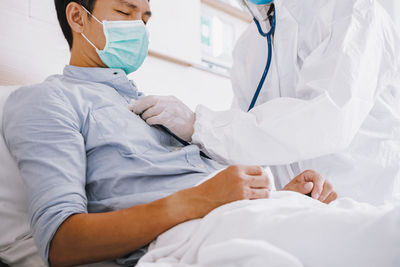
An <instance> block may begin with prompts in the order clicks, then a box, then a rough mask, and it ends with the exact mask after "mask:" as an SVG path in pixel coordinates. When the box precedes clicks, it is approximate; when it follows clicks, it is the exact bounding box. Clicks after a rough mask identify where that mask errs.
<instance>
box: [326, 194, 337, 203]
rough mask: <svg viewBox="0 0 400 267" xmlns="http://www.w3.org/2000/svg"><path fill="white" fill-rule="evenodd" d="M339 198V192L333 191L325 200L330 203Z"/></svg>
mask: <svg viewBox="0 0 400 267" xmlns="http://www.w3.org/2000/svg"><path fill="white" fill-rule="evenodd" d="M337 198H338V194H337V193H336V192H335V191H333V192H331V193H330V194H329V196H328V197H327V198H326V199H325V200H324V201H323V202H324V203H325V204H329V203H331V202H332V201H335V200H336V199H337Z"/></svg>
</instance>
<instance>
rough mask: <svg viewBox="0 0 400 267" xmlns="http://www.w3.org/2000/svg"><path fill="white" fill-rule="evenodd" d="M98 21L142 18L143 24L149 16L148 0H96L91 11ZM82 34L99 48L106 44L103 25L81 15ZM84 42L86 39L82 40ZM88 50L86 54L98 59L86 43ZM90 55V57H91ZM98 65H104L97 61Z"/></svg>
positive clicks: (88, 16)
mask: <svg viewBox="0 0 400 267" xmlns="http://www.w3.org/2000/svg"><path fill="white" fill-rule="evenodd" d="M92 14H93V16H95V17H96V18H97V19H98V20H100V21H104V20H107V21H118V20H142V21H143V22H144V23H145V24H146V23H147V22H148V20H149V19H150V17H151V11H150V6H149V1H148V0H97V1H96V4H95V6H94V9H93V11H92ZM83 24H84V25H83V34H85V35H86V37H87V38H88V39H89V40H90V41H91V42H92V43H93V44H94V45H95V46H96V47H97V48H98V49H100V50H103V49H104V47H105V45H106V37H105V36H104V31H103V25H102V24H100V23H99V22H97V21H96V20H95V19H94V18H92V17H90V15H89V14H88V15H87V16H84V17H83ZM81 41H83V42H86V40H82V39H81ZM83 47H84V49H85V50H87V51H88V53H87V54H88V55H92V56H93V58H96V61H97V60H99V58H98V56H97V53H96V51H95V49H94V48H93V47H92V46H90V45H89V44H88V43H86V44H84V45H83ZM92 56H91V57H92ZM99 65H104V64H102V62H101V61H100V62H99Z"/></svg>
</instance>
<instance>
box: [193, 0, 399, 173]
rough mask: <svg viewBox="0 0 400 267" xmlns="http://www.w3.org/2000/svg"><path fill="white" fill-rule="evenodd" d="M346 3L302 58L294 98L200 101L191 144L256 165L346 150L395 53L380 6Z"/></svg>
mask: <svg viewBox="0 0 400 267" xmlns="http://www.w3.org/2000/svg"><path fill="white" fill-rule="evenodd" d="M346 1H347V0H346ZM308 2H312V1H308ZM332 2H334V1H332ZM351 2H352V3H353V4H352V5H354V6H353V7H352V9H350V11H351V14H350V15H348V13H349V12H347V14H345V13H344V12H341V10H340V8H339V7H340V5H339V3H341V4H343V5H345V4H348V3H350V1H348V2H345V1H339V2H337V3H338V4H337V5H336V8H337V10H333V11H332V14H335V16H334V17H333V18H332V21H331V22H330V23H331V24H330V25H329V34H328V36H327V37H326V38H325V39H323V41H322V42H320V43H319V44H318V45H317V46H315V48H313V50H312V51H309V53H307V54H308V55H307V57H305V58H304V61H303V64H302V66H301V69H300V70H299V82H298V84H297V88H296V94H297V98H277V99H274V100H272V101H269V102H266V103H264V104H262V105H259V106H258V107H256V108H254V109H253V110H252V111H251V112H249V113H247V112H243V111H241V110H239V109H232V110H230V111H222V112H212V111H210V110H209V109H207V108H205V107H203V106H199V107H198V108H197V111H196V123H195V134H194V136H193V142H194V143H197V144H199V145H200V146H201V147H202V149H205V150H206V151H207V153H208V154H209V155H210V156H212V157H213V158H214V159H217V160H218V161H222V162H225V163H241V164H260V165H282V164H289V163H293V162H297V161H301V160H307V159H310V158H316V157H319V156H324V155H327V154H331V153H337V152H340V151H343V150H344V149H346V148H347V147H348V146H349V145H350V144H351V142H352V140H353V138H354V137H355V135H356V134H357V132H358V131H359V129H360V127H361V125H362V124H363V122H364V121H365V119H366V117H367V116H368V114H369V112H370V111H371V109H372V108H373V106H374V103H375V101H376V99H377V97H378V96H379V93H380V92H381V91H382V89H383V87H384V85H385V82H384V80H385V79H386V80H388V79H390V75H392V73H394V72H395V71H396V69H394V68H393V67H394V66H395V64H394V63H393V62H395V59H398V55H397V54H395V53H394V52H393V51H394V50H391V49H388V46H387V45H386V44H387V43H388V42H390V41H388V40H389V39H390V38H392V39H393V38H394V37H393V35H391V34H389V28H388V27H387V26H383V24H382V20H381V19H382V18H385V17H387V15H386V14H384V13H383V12H381V9H380V8H379V7H377V5H378V4H377V3H376V2H375V1H351ZM354 3H355V4H354ZM342 14H343V15H342ZM299 24H300V22H299ZM300 27H301V26H299V28H300ZM313 32H314V31H313V30H312V29H311V30H309V33H308V34H313ZM299 38H300V37H299ZM301 38H303V39H307V38H310V39H312V37H311V36H308V37H307V36H302V37H301ZM299 46H300V44H299ZM397 63H398V62H397ZM397 63H396V64H397Z"/></svg>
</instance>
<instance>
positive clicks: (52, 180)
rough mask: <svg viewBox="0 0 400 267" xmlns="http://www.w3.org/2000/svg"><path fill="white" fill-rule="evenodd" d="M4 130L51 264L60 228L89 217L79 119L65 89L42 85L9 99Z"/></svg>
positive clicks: (39, 243) (37, 238) (37, 235)
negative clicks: (71, 219)
mask: <svg viewBox="0 0 400 267" xmlns="http://www.w3.org/2000/svg"><path fill="white" fill-rule="evenodd" d="M3 131H4V132H3V134H4V137H5V140H6V143H7V146H8V147H9V149H10V152H11V153H12V155H13V156H14V157H15V159H16V161H17V163H18V168H19V170H20V173H21V176H22V178H23V180H24V182H25V184H26V185H27V190H28V196H29V201H30V203H29V204H30V205H29V212H30V216H31V228H32V231H33V236H34V239H35V242H36V245H37V247H38V249H39V252H40V254H41V256H42V257H43V259H45V260H46V261H47V260H48V254H49V247H50V242H51V240H52V238H53V236H54V234H55V233H56V231H57V229H58V228H59V226H60V225H61V224H62V223H63V222H64V221H65V220H66V219H67V218H68V217H69V216H71V215H73V214H78V213H87V198H86V193H85V181H86V153H85V146H84V139H83V137H82V135H81V134H80V125H79V119H78V116H77V115H76V114H75V112H74V111H73V109H72V108H71V106H70V105H69V104H67V102H66V101H65V96H64V95H63V93H62V92H61V90H57V89H54V88H51V86H49V85H46V83H44V84H41V85H38V86H33V87H25V88H21V89H19V90H17V91H16V92H14V93H13V94H12V95H11V96H10V97H9V99H8V100H7V103H6V106H5V109H4V121H3Z"/></svg>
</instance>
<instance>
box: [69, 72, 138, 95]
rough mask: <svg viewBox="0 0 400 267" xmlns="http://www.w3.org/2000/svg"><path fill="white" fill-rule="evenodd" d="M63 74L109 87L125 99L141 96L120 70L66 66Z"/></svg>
mask: <svg viewBox="0 0 400 267" xmlns="http://www.w3.org/2000/svg"><path fill="white" fill-rule="evenodd" d="M63 74H64V76H66V77H70V78H73V79H78V80H83V81H88V82H95V83H101V84H105V85H108V86H111V87H112V88H114V89H115V90H116V91H117V92H118V93H119V94H120V95H121V96H123V97H125V98H126V97H128V98H134V99H137V98H138V97H139V96H140V95H141V94H140V93H139V92H138V89H137V88H136V86H135V85H134V83H133V82H132V81H131V80H129V79H128V76H127V75H126V73H125V72H124V71H123V70H122V69H111V68H86V67H76V66H71V65H67V66H65V68H64V72H63Z"/></svg>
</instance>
